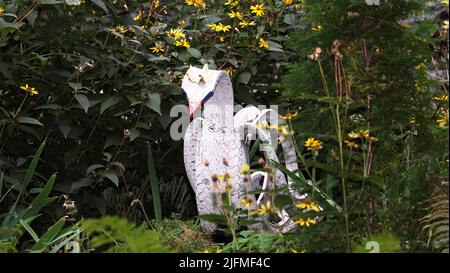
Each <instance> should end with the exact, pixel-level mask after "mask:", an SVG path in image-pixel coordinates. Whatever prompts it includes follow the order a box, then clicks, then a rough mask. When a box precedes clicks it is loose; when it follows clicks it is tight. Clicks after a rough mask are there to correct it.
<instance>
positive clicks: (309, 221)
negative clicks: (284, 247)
mask: <svg viewBox="0 0 450 273" xmlns="http://www.w3.org/2000/svg"><path fill="white" fill-rule="evenodd" d="M294 223H296V224H297V225H299V226H301V227H304V226H305V227H309V226H310V225H314V224H316V223H317V221H316V220H314V219H310V218H308V219H306V220H305V219H299V220H298V221H295V222H294Z"/></svg>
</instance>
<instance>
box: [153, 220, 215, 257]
mask: <svg viewBox="0 0 450 273" xmlns="http://www.w3.org/2000/svg"><path fill="white" fill-rule="evenodd" d="M154 225H155V230H157V231H158V232H160V233H161V240H162V241H163V242H164V244H166V245H168V246H170V247H171V248H173V249H176V250H177V252H182V253H191V252H204V251H205V250H207V249H209V248H210V247H211V245H212V242H211V238H209V236H208V235H206V234H204V233H203V232H202V229H201V227H200V225H198V224H197V223H196V222H195V221H194V220H187V221H182V220H180V219H179V217H178V216H177V215H175V214H174V215H172V216H171V217H170V218H165V219H164V220H163V221H162V222H159V223H158V222H155V223H154Z"/></svg>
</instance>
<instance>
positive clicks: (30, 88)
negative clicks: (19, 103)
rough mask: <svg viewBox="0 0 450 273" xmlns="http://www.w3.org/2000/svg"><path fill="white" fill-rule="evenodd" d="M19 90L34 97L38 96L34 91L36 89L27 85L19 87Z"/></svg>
mask: <svg viewBox="0 0 450 273" xmlns="http://www.w3.org/2000/svg"><path fill="white" fill-rule="evenodd" d="M20 89H22V90H25V91H26V92H28V93H31V94H34V95H38V94H39V92H38V91H37V90H36V88H34V87H31V86H29V85H28V83H27V84H25V85H22V86H20Z"/></svg>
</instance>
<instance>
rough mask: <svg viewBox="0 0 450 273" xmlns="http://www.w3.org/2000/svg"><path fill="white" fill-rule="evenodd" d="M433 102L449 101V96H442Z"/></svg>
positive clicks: (434, 98) (435, 98)
mask: <svg viewBox="0 0 450 273" xmlns="http://www.w3.org/2000/svg"><path fill="white" fill-rule="evenodd" d="M433 100H437V101H448V95H442V96H439V97H433Z"/></svg>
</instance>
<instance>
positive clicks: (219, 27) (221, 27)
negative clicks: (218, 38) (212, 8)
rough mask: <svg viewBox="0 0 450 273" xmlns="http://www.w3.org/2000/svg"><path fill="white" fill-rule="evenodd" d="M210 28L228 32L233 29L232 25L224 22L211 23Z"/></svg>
mask: <svg viewBox="0 0 450 273" xmlns="http://www.w3.org/2000/svg"><path fill="white" fill-rule="evenodd" d="M209 28H210V29H212V30H214V31H216V32H228V31H230V29H231V26H230V25H223V24H222V23H219V24H215V23H212V24H209Z"/></svg>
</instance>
